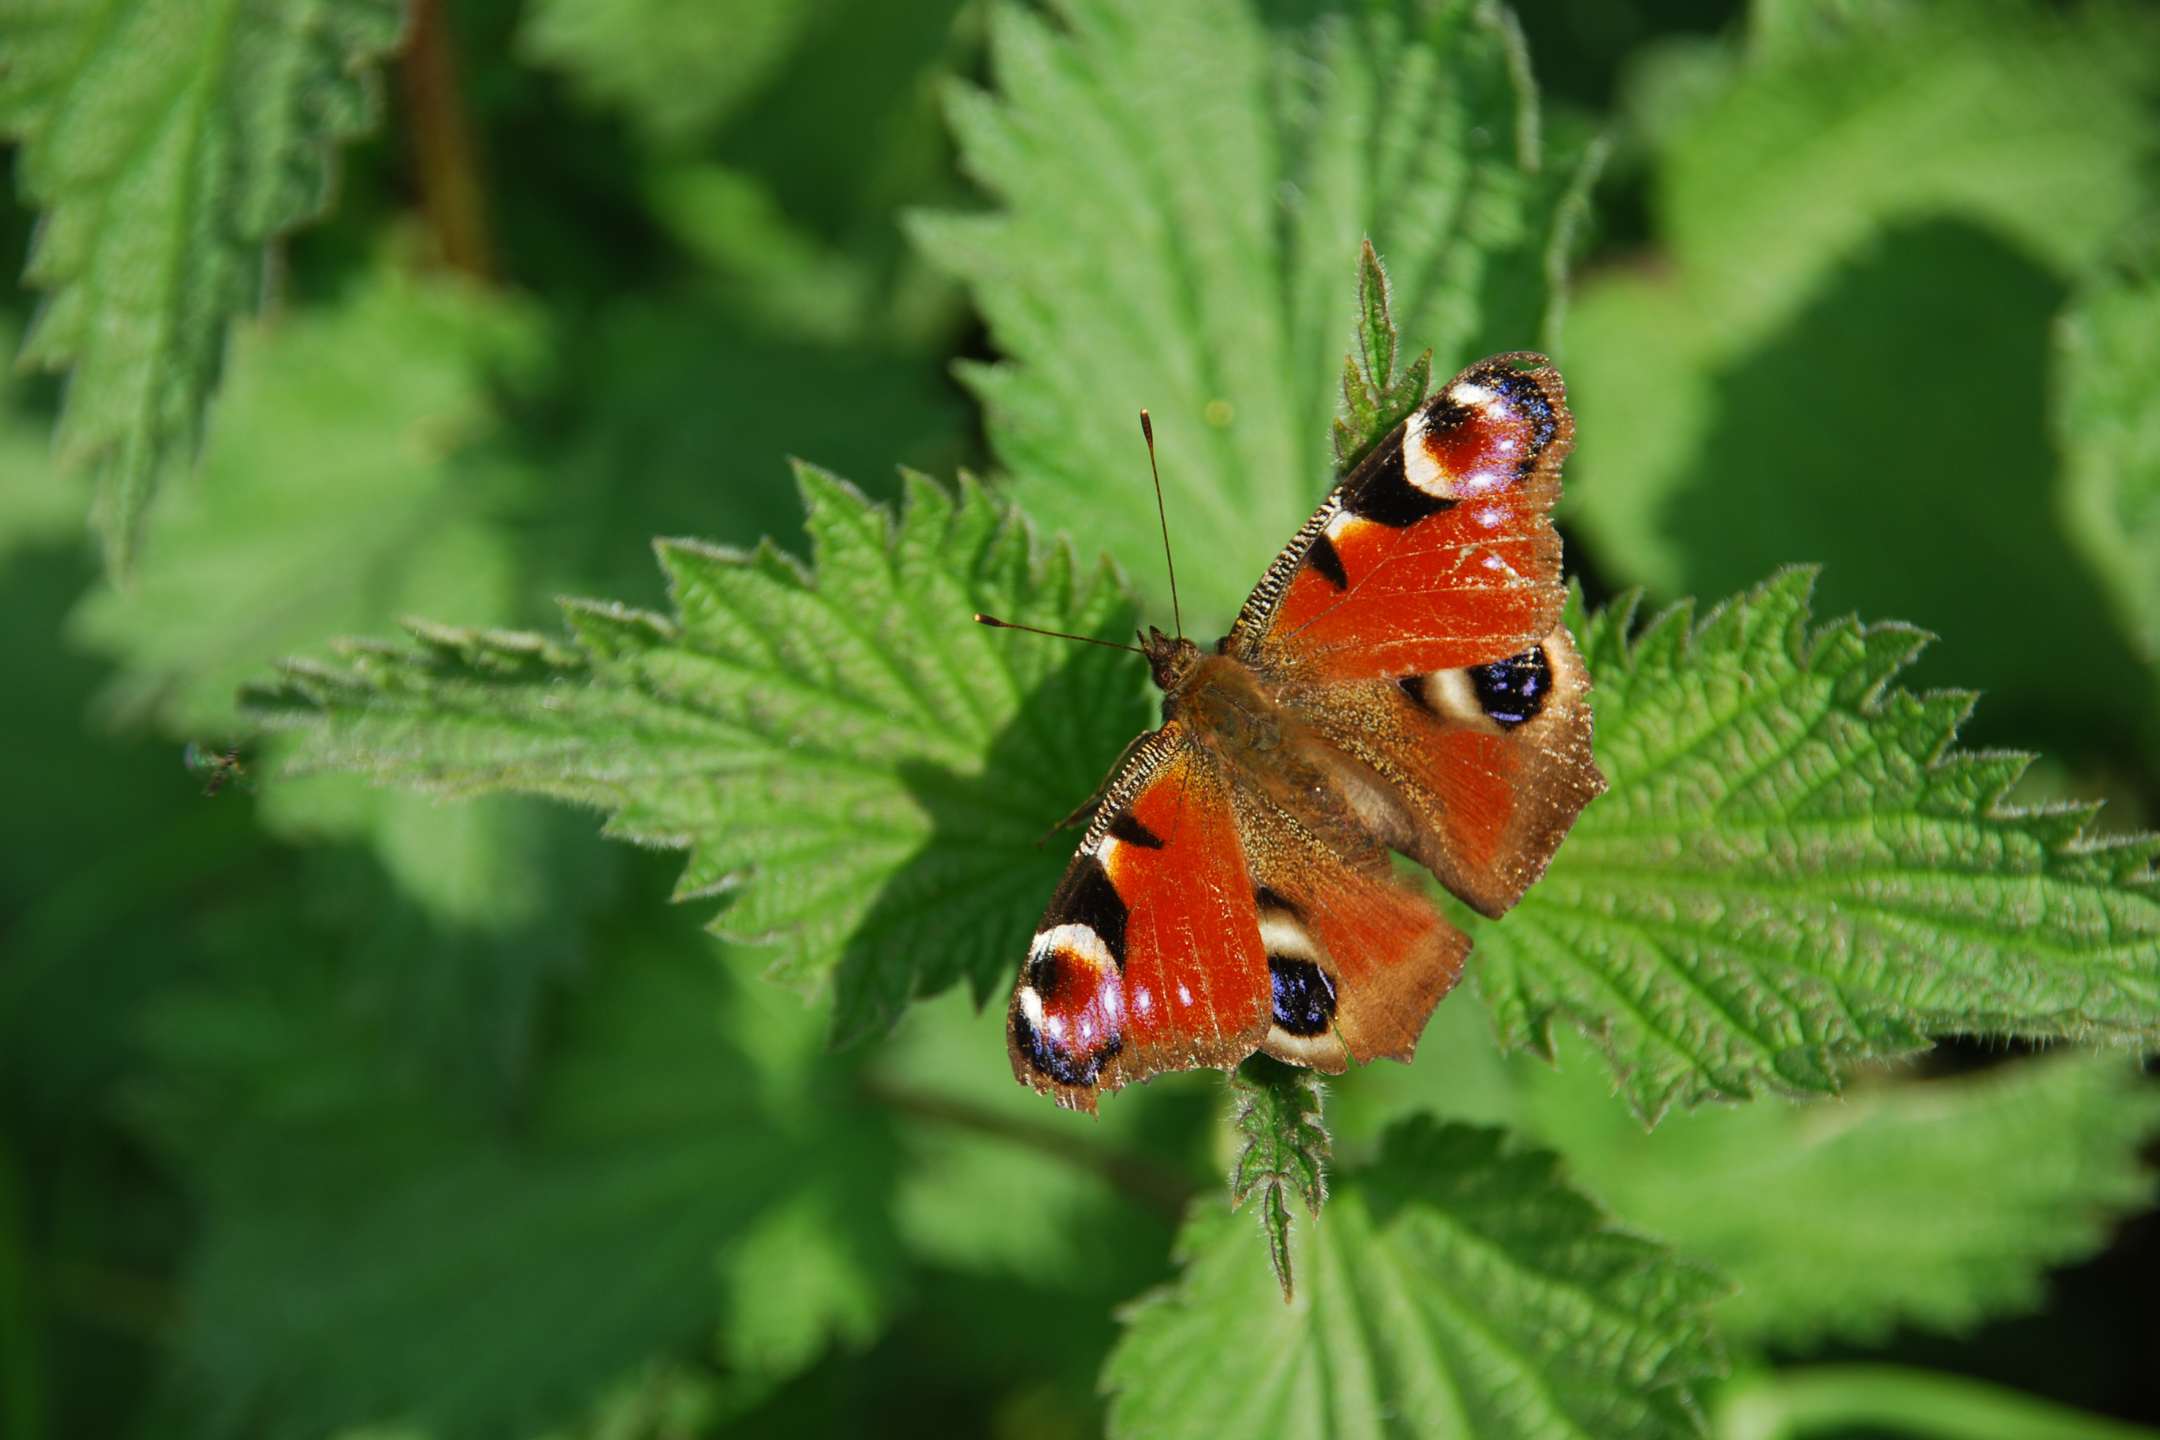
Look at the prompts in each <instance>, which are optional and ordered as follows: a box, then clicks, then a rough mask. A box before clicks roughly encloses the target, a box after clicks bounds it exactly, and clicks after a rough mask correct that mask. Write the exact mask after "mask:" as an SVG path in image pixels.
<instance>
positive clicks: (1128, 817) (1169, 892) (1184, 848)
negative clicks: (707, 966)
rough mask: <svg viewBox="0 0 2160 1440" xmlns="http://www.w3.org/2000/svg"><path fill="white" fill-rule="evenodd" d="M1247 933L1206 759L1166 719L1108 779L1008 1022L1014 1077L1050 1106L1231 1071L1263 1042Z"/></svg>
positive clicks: (1262, 972) (1265, 994)
mask: <svg viewBox="0 0 2160 1440" xmlns="http://www.w3.org/2000/svg"><path fill="white" fill-rule="evenodd" d="M1267 975H1268V972H1267V959H1266V954H1265V951H1264V950H1263V949H1262V946H1261V940H1260V922H1259V914H1258V910H1257V907H1256V905H1255V903H1254V899H1253V886H1252V881H1251V878H1250V876H1249V874H1248V872H1247V868H1246V862H1245V851H1244V847H1243V845H1242V843H1241V842H1240V840H1239V836H1238V829H1237V821H1236V815H1235V812H1234V810H1233V808H1232V805H1231V797H1230V789H1229V782H1228V778H1227V777H1226V776H1225V775H1224V774H1223V773H1222V771H1221V769H1220V767H1219V766H1218V765H1217V763H1216V761H1215V759H1214V757H1213V755H1212V754H1211V753H1210V752H1208V751H1207V750H1206V749H1204V748H1203V747H1201V746H1198V745H1196V744H1194V743H1193V742H1192V739H1191V736H1190V735H1189V734H1188V733H1187V731H1186V730H1185V729H1184V728H1183V727H1182V726H1180V725H1178V724H1176V723H1175V722H1173V723H1171V724H1167V725H1165V726H1164V727H1163V728H1162V729H1161V730H1158V731H1156V732H1155V733H1154V734H1153V735H1151V736H1149V737H1148V738H1147V739H1146V740H1144V741H1143V742H1142V743H1141V744H1140V745H1139V746H1138V747H1137V748H1136V750H1135V751H1134V753H1133V755H1132V758H1131V759H1130V760H1129V761H1128V762H1127V763H1126V765H1125V767H1124V769H1123V770H1122V771H1120V772H1119V774H1118V776H1117V777H1116V778H1115V779H1114V780H1113V781H1112V782H1111V784H1110V786H1109V788H1108V789H1107V791H1106V792H1105V794H1104V798H1103V803H1102V805H1101V807H1100V809H1099V810H1098V811H1097V812H1096V816H1095V820H1094V823H1093V824H1091V825H1090V826H1089V828H1088V832H1087V835H1086V837H1085V838H1084V839H1083V840H1082V841H1081V844H1080V848H1079V850H1078V852H1077V853H1075V855H1074V856H1073V862H1072V865H1071V866H1070V867H1069V868H1068V869H1067V870H1066V872H1065V879H1064V881H1063V882H1062V883H1061V884H1060V885H1059V886H1058V890H1057V893H1056V894H1055V895H1054V896H1052V897H1051V901H1050V905H1049V908H1048V909H1047V910H1045V911H1044V913H1043V919H1042V923H1041V925H1040V926H1039V927H1038V928H1037V930H1036V934H1035V938H1034V940H1033V942H1032V943H1031V944H1030V945H1029V948H1028V957H1027V960H1026V962H1025V964H1023V966H1022V967H1021V972H1020V979H1019V983H1018V984H1017V985H1016V986H1015V987H1014V990H1013V998H1012V1004H1011V1007H1010V1009H1009V1010H1008V1011H1007V1015H1006V1036H1007V1042H1008V1044H1007V1048H1008V1049H1009V1050H1010V1052H1011V1058H1012V1066H1013V1074H1014V1075H1015V1076H1016V1077H1017V1078H1018V1079H1020V1080H1021V1081H1022V1082H1023V1083H1025V1084H1029V1085H1032V1086H1034V1087H1035V1088H1036V1089H1037V1090H1041V1091H1044V1092H1046V1093H1049V1094H1052V1095H1054V1096H1055V1097H1056V1099H1057V1101H1058V1103H1059V1104H1061V1105H1065V1106H1068V1107H1070V1108H1074V1109H1083V1110H1093V1109H1094V1108H1095V1097H1096V1095H1097V1094H1098V1093H1099V1092H1100V1091H1104V1090H1114V1089H1117V1088H1118V1087H1119V1086H1121V1085H1127V1084H1131V1083H1132V1082H1134V1081H1137V1080H1142V1079H1145V1078H1147V1077H1148V1076H1149V1075H1153V1074H1155V1073H1157V1072H1158V1071H1162V1070H1173V1069H1189V1068H1192V1067H1195V1066H1202V1065H1217V1066H1229V1065H1234V1064H1236V1063H1237V1062H1238V1061H1240V1060H1242V1059H1243V1058H1244V1057H1245V1056H1247V1055H1249V1054H1251V1053H1252V1051H1253V1049H1254V1048H1255V1047H1256V1046H1257V1045H1258V1044H1259V1042H1260V1038H1261V1036H1262V1035H1263V1034H1264V1033H1265V1032H1266V1030H1267V1021H1268V1008H1269V989H1268V978H1267Z"/></svg>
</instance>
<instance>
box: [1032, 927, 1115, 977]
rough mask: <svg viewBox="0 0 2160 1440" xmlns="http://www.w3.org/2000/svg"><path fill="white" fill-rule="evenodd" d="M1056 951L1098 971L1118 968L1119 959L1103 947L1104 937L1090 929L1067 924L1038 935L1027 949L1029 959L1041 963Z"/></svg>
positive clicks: (1108, 948)
mask: <svg viewBox="0 0 2160 1440" xmlns="http://www.w3.org/2000/svg"><path fill="white" fill-rule="evenodd" d="M1053 951H1058V952H1062V953H1064V954H1066V955H1070V956H1072V957H1073V958H1074V959H1076V960H1081V961H1085V962H1086V963H1087V964H1088V965H1090V966H1092V967H1093V968H1094V969H1096V970H1097V971H1102V970H1114V969H1116V968H1117V957H1116V956H1114V955H1112V954H1111V953H1110V947H1109V946H1108V945H1105V944H1103V938H1102V936H1100V935H1097V934H1096V933H1095V931H1094V929H1093V928H1092V927H1090V926H1087V925H1079V924H1074V923H1071V922H1068V923H1066V924H1063V925H1053V926H1051V927H1050V928H1049V929H1048V930H1041V931H1037V932H1036V935H1035V943H1034V944H1032V945H1030V946H1029V947H1028V957H1029V958H1030V959H1039V958H1040V957H1042V956H1044V955H1048V954H1050V953H1051V952H1053Z"/></svg>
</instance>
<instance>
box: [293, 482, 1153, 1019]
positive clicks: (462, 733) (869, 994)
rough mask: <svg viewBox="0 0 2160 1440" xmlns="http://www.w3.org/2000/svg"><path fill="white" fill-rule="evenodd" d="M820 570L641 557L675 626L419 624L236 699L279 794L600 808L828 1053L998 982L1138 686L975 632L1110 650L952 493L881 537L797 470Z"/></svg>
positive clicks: (924, 503) (997, 521)
mask: <svg viewBox="0 0 2160 1440" xmlns="http://www.w3.org/2000/svg"><path fill="white" fill-rule="evenodd" d="M798 474H799V478H800V481H801V484H802V488H803V494H804V497H805V501H806V505H807V508H808V511H809V518H808V521H807V528H808V530H809V534H810V537H811V547H812V553H813V555H814V559H815V563H814V565H813V566H811V567H805V566H803V565H802V564H801V563H799V562H798V561H796V560H795V559H794V558H793V557H791V556H789V555H788V554H786V553H785V552H783V551H781V550H778V549H776V548H773V547H771V546H769V545H768V546H763V547H761V548H759V549H758V550H756V551H754V552H750V553H741V552H736V551H724V550H718V549H714V548H711V547H708V546H703V545H699V544H695V543H692V542H688V541H670V542H666V543H664V544H663V545H662V546H661V563H662V566H663V568H664V569H665V570H666V571H667V572H668V575H669V579H670V586H671V590H672V593H673V598H674V605H675V614H674V615H673V616H672V617H663V616H659V615H653V614H647V613H644V612H640V611H633V610H629V609H626V608H624V607H620V606H612V605H605V604H599V603H595V602H573V603H571V604H569V605H568V606H567V607H566V608H567V614H568V617H569V620H570V623H571V626H572V629H573V630H574V631H575V635H576V639H575V642H574V643H573V644H571V645H564V644H561V643H559V642H556V641H551V640H547V639H544V638H542V637H540V636H536V635H525V634H509V633H499V632H498V633H488V632H474V631H456V630H448V629H442V628H439V627H432V626H416V627H415V631H414V633H415V635H416V637H417V640H418V644H417V645H416V646H414V647H408V648H405V649H391V648H386V647H377V646H352V647H348V648H347V649H346V650H345V652H344V654H343V658H342V659H340V660H339V661H336V662H333V663H331V664H327V665H307V664H296V665H293V666H290V667H288V669H287V670H286V672H285V682H284V684H283V685H282V686H281V687H279V688H278V689H277V690H275V691H273V692H264V693H260V694H258V695H257V696H256V697H255V703H256V706H257V713H258V715H259V716H260V717H261V718H262V719H264V720H265V721H266V722H268V723H272V724H276V725H282V726H285V727H290V728H294V729H295V730H296V731H297V733H298V735H299V737H300V740H299V745H298V749H297V763H298V764H299V765H300V766H301V767H302V768H323V769H344V770H354V771H359V772H361V773H364V774H368V775H370V776H373V777H375V778H377V779H395V780H400V781H404V782H407V783H416V784H420V785H422V786H425V787H427V788H430V789H432V790H436V791H439V792H453V793H471V792H476V791H483V790H515V791H521V792H525V793H530V794H541V795H549V796H554V797H556V798H559V799H566V800H571V801H576V802H581V803H585V804H591V805H596V806H600V807H603V808H605V809H606V810H608V811H609V812H610V819H609V831H610V833H612V834H614V835H617V836H619V837H621V838H625V839H631V840H636V841H640V842H642V843H646V844H660V845H668V846H677V847H684V848H688V849H689V850H690V851H691V856H690V861H689V865H688V868H687V869H686V871H685V872H684V874H683V877H682V880H681V882H680V884H679V886H678V890H677V893H678V895H679V896H681V897H682V898H686V899H687V898H696V897H707V896H719V895H726V896H727V897H728V902H729V903H728V904H727V906H726V908H725V909H724V910H723V911H722V912H721V914H720V917H719V919H718V921H717V922H716V925H715V928H716V929H717V930H718V931H719V932H720V933H721V934H723V935H726V936H729V937H730V938H734V939H737V940H741V941H743V942H746V943H759V944H763V945H766V946H769V947H770V951H769V953H770V954H771V955H772V957H773V961H772V968H773V970H774V972H775V973H776V974H777V975H779V976H780V977H782V978H784V979H786V980H788V981H790V982H791V983H794V984H796V985H798V986H801V987H803V988H804V989H806V990H809V991H812V992H819V991H825V990H828V989H830V990H832V991H833V992H834V993H835V997H836V1001H837V1004H836V1009H835V1014H834V1025H835V1028H836V1031H837V1033H838V1034H839V1035H840V1036H842V1037H847V1036H851V1035H855V1034H859V1033H863V1032H866V1031H870V1030H875V1029H879V1028H882V1027H883V1026H885V1025H888V1024H890V1023H891V1021H892V1020H893V1019H894V1017H895V1016H897V1015H898V1014H899V1013H900V1011H901V1009H902V1008H903V1007H904V1006H905V1005H906V1004H907V1002H908V1001H909V1000H911V999H913V998H915V997H916V996H920V995H929V994H933V993H935V992H937V991H939V990H942V989H944V988H945V987H947V986H949V985H952V984H954V983H956V982H959V981H961V980H966V981H967V982H969V984H970V987H971V988H972V990H973V991H974V993H975V994H976V995H978V996H981V995H983V994H986V993H988V991H989V990H990V989H991V988H993V987H994V986H997V985H999V984H1002V983H1003V982H1004V981H1005V979H1006V978H1007V975H1008V972H1009V971H1010V969H1011V967H1012V965H1013V963H1014V957H1015V956H1017V955H1018V954H1020V953H1021V951H1022V950H1023V949H1024V948H1025V944H1026V939H1027V935H1028V933H1029V931H1030V929H1031V927H1032V925H1033V921H1034V918H1035V916H1036V914H1037V913H1038V911H1039V909H1040V906H1041V904H1042V897H1043V896H1044V895H1047V894H1048V893H1049V892H1050V890H1051V888H1052V887H1053V886H1054V884H1055V882H1056V873H1057V868H1058V865H1059V864H1060V863H1061V860H1062V856H1061V855H1059V854H1057V853H1055V852H1051V851H1048V850H1039V849H1035V848H1033V847H1034V845H1035V842H1036V841H1037V840H1039V839H1040V838H1042V837H1043V835H1044V832H1045V831H1046V830H1047V829H1048V827H1049V826H1051V825H1052V824H1054V823H1055V822H1056V821H1057V819H1058V818H1059V817H1060V816H1062V815H1064V814H1066V813H1067V812H1068V811H1070V810H1071V808H1072V807H1073V806H1074V805H1075V804H1076V803H1078V802H1079V801H1081V800H1083V799H1085V798H1086V797H1087V795H1088V794H1089V793H1090V792H1091V791H1092V790H1093V788H1094V786H1095V784H1096V782H1097V781H1098V780H1099V779H1100V776H1101V772H1102V770H1103V769H1104V768H1105V767H1106V766H1107V765H1108V764H1109V762H1110V761H1111V759H1112V758H1113V757H1114V756H1115V755H1116V753H1117V749H1118V747H1119V745H1120V744H1122V743H1123V742H1124V740H1125V739H1126V738H1128V737H1129V736H1130V735H1131V734H1132V733H1133V732H1134V731H1135V730H1137V729H1139V728H1140V727H1141V725H1142V724H1143V723H1144V721H1145V718H1146V716H1145V712H1144V710H1143V708H1142V705H1141V697H1140V681H1141V675H1140V673H1139V669H1138V667H1137V666H1134V665H1133V664H1132V663H1131V662H1130V661H1129V660H1125V659H1116V658H1113V652H1110V651H1106V650H1102V649H1099V648H1097V647H1093V646H1081V647H1073V646H1066V645H1060V644H1057V643H1055V642H1049V641H1043V640H1039V639H1037V638H1035V637H1030V636H1025V635H1018V636H1016V635H1009V634H1008V635H999V634H992V633H991V632H989V631H988V630H985V629H983V628H982V627H979V626H976V625H972V624H970V623H969V622H968V616H969V614H970V613H971V612H973V611H977V610H984V611H994V612H996V613H998V614H1001V615H1003V616H1005V617H1006V618H1008V619H1012V620H1017V621H1021V622H1023V623H1028V624H1036V625H1043V626H1047V627H1051V628H1056V629H1064V630H1077V631H1079V632H1082V633H1095V632H1101V631H1105V630H1107V631H1109V632H1111V633H1113V634H1115V633H1119V632H1122V631H1123V630H1125V628H1126V626H1127V624H1128V623H1129V610H1128V608H1127V604H1126V602H1125V600H1124V599H1123V598H1122V596H1121V594H1120V592H1119V590H1118V588H1117V586H1116V585H1115V584H1114V583H1112V578H1111V574H1110V572H1109V571H1108V570H1107V569H1102V568H1098V569H1096V570H1095V571H1093V572H1092V573H1082V572H1081V571H1080V570H1079V567H1078V566H1077V565H1076V564H1075V562H1074V560H1073V558H1072V555H1071V552H1070V551H1069V550H1067V549H1064V548H1057V549H1053V550H1050V551H1047V552H1045V551H1043V550H1042V549H1041V548H1040V547H1038V546H1037V544H1036V542H1035V540H1034V538H1033V534H1032V532H1031V531H1030V530H1029V529H1028V528H1027V526H1026V525H1025V524H1024V523H1023V522H1022V521H1021V520H1020V519H1019V518H1018V516H1017V515H1016V514H1014V512H1012V511H1011V510H1009V509H1008V508H1006V507H1005V506H1003V505H1002V504H1000V503H998V502H996V501H993V500H992V499H990V498H989V497H988V496H987V495H986V494H984V493H983V491H982V490H981V489H980V488H979V487H977V486H975V485H973V484H963V485H962V487H961V491H960V494H959V496H958V497H957V498H954V497H951V496H948V495H947V494H946V493H945V492H944V491H942V490H940V489H939V488H938V487H937V486H936V485H934V484H932V483H930V482H929V481H927V480H924V479H921V478H919V477H917V478H914V479H911V480H910V482H909V484H908V487H907V491H908V493H907V498H906V501H905V503H904V504H903V506H902V507H901V510H900V513H899V515H898V516H894V515H893V514H892V513H891V512H889V511H886V510H884V509H881V508H879V507H876V506H873V505H871V504H869V503H868V502H867V501H865V500H864V499H863V498H862V497H861V496H860V495H858V494H857V493H856V492H855V491H854V490H852V489H851V488H849V487H848V486H847V485H846V484H845V483H844V482H842V481H840V480H838V479H835V478H834V477H832V476H830V475H827V474H825V473H824V472H822V471H819V470H815V469H813V468H810V467H808V466H804V467H801V468H800V469H799V472H798Z"/></svg>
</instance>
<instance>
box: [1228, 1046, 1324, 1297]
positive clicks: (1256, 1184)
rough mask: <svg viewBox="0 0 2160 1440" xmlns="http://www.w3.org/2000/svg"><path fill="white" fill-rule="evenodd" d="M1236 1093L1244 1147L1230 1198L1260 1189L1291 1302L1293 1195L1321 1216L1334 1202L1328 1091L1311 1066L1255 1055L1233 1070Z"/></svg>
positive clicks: (1278, 1272) (1270, 1242)
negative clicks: (1323, 1110) (1330, 1197)
mask: <svg viewBox="0 0 2160 1440" xmlns="http://www.w3.org/2000/svg"><path fill="white" fill-rule="evenodd" d="M1230 1094H1231V1097H1232V1099H1233V1100H1234V1101H1235V1103H1236V1107H1237V1108H1236V1110H1235V1111H1234V1112H1233V1114H1232V1116H1231V1124H1232V1125H1233V1126H1234V1127H1235V1128H1236V1130H1237V1132H1238V1136H1239V1139H1240V1146H1241V1148H1240V1149H1239V1151H1238V1158H1237V1163H1236V1165H1234V1166H1233V1167H1232V1168H1231V1171H1230V1201H1231V1203H1232V1204H1234V1205H1239V1206H1242V1205H1244V1204H1245V1203H1246V1202H1247V1201H1248V1200H1250V1199H1252V1197H1253V1195H1254V1194H1255V1193H1257V1194H1258V1195H1259V1197H1260V1203H1259V1205H1258V1206H1257V1207H1255V1211H1254V1213H1255V1214H1257V1215H1258V1216H1259V1219H1260V1233H1261V1234H1263V1235H1265V1236H1266V1237H1267V1247H1268V1263H1269V1264H1270V1265H1271V1266H1273V1267H1274V1270H1275V1282H1276V1283H1277V1284H1278V1285H1280V1286H1282V1294H1283V1300H1284V1301H1285V1302H1288V1301H1289V1300H1290V1299H1291V1298H1292V1295H1293V1287H1292V1285H1291V1271H1290V1204H1291V1201H1292V1200H1293V1199H1294V1200H1299V1201H1303V1202H1304V1205H1305V1213H1306V1214H1308V1215H1310V1216H1312V1217H1313V1218H1314V1219H1315V1220H1317V1219H1319V1218H1320V1207H1321V1206H1322V1205H1323V1204H1325V1203H1326V1202H1327V1161H1328V1154H1329V1149H1330V1145H1331V1142H1330V1140H1329V1138H1328V1132H1327V1127H1326V1126H1325V1125H1324V1124H1323V1123H1321V1119H1320V1105H1321V1101H1322V1100H1323V1099H1324V1098H1325V1096H1326V1091H1325V1090H1324V1089H1323V1088H1322V1086H1321V1084H1320V1077H1319V1076H1317V1075H1315V1074H1314V1073H1313V1072H1312V1071H1310V1070H1305V1069H1301V1068H1298V1067H1295V1066H1290V1065H1284V1064H1282V1063H1280V1062H1278V1061H1274V1060H1270V1059H1267V1058H1266V1057H1265V1056H1255V1057H1254V1058H1252V1059H1250V1060H1248V1061H1246V1062H1245V1063H1244V1064H1243V1065H1241V1066H1239V1067H1238V1068H1237V1069H1236V1070H1235V1071H1233V1072H1231V1075H1230Z"/></svg>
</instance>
